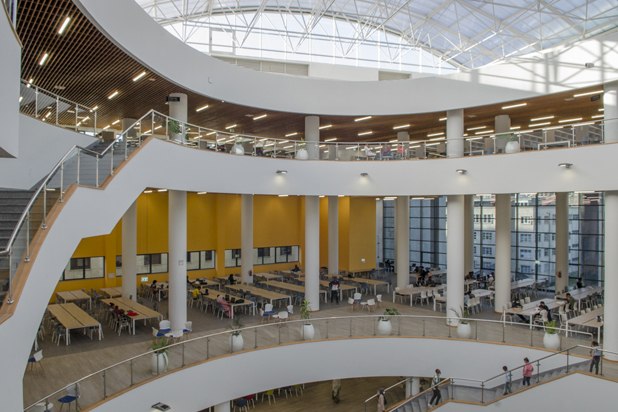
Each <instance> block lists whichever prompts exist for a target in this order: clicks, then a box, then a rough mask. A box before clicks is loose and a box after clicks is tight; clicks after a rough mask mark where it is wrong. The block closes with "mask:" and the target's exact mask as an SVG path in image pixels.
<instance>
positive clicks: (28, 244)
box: [24, 210, 30, 262]
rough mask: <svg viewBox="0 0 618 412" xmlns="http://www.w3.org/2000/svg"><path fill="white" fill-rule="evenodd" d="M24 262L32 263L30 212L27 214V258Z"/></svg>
mask: <svg viewBox="0 0 618 412" xmlns="http://www.w3.org/2000/svg"><path fill="white" fill-rule="evenodd" d="M24 262H30V210H28V211H27V212H26V258H25V259H24Z"/></svg>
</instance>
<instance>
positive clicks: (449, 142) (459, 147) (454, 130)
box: [446, 109, 464, 157]
mask: <svg viewBox="0 0 618 412" xmlns="http://www.w3.org/2000/svg"><path fill="white" fill-rule="evenodd" d="M446 117H447V119H446V156H447V157H462V156H463V155H464V139H463V135H464V111H463V109H457V110H448V111H447V112H446Z"/></svg>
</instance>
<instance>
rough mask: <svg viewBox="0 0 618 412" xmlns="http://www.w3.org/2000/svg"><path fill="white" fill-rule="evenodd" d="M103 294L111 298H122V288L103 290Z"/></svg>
mask: <svg viewBox="0 0 618 412" xmlns="http://www.w3.org/2000/svg"><path fill="white" fill-rule="evenodd" d="M101 292H103V294H105V295H107V296H109V297H110V298H117V297H119V296H122V288H119V287H116V288H101Z"/></svg>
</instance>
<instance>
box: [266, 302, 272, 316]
mask: <svg viewBox="0 0 618 412" xmlns="http://www.w3.org/2000/svg"><path fill="white" fill-rule="evenodd" d="M264 312H266V313H268V314H269V315H272V314H274V313H275V311H274V310H273V305H272V304H270V303H267V304H266V305H264Z"/></svg>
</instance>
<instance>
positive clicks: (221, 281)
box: [213, 275, 240, 286]
mask: <svg viewBox="0 0 618 412" xmlns="http://www.w3.org/2000/svg"><path fill="white" fill-rule="evenodd" d="M229 278H230V277H229V275H228V276H215V277H214V278H213V279H217V280H218V281H219V286H222V285H225V282H227V281H228V280H229ZM238 282H240V277H239V276H234V283H238Z"/></svg>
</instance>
